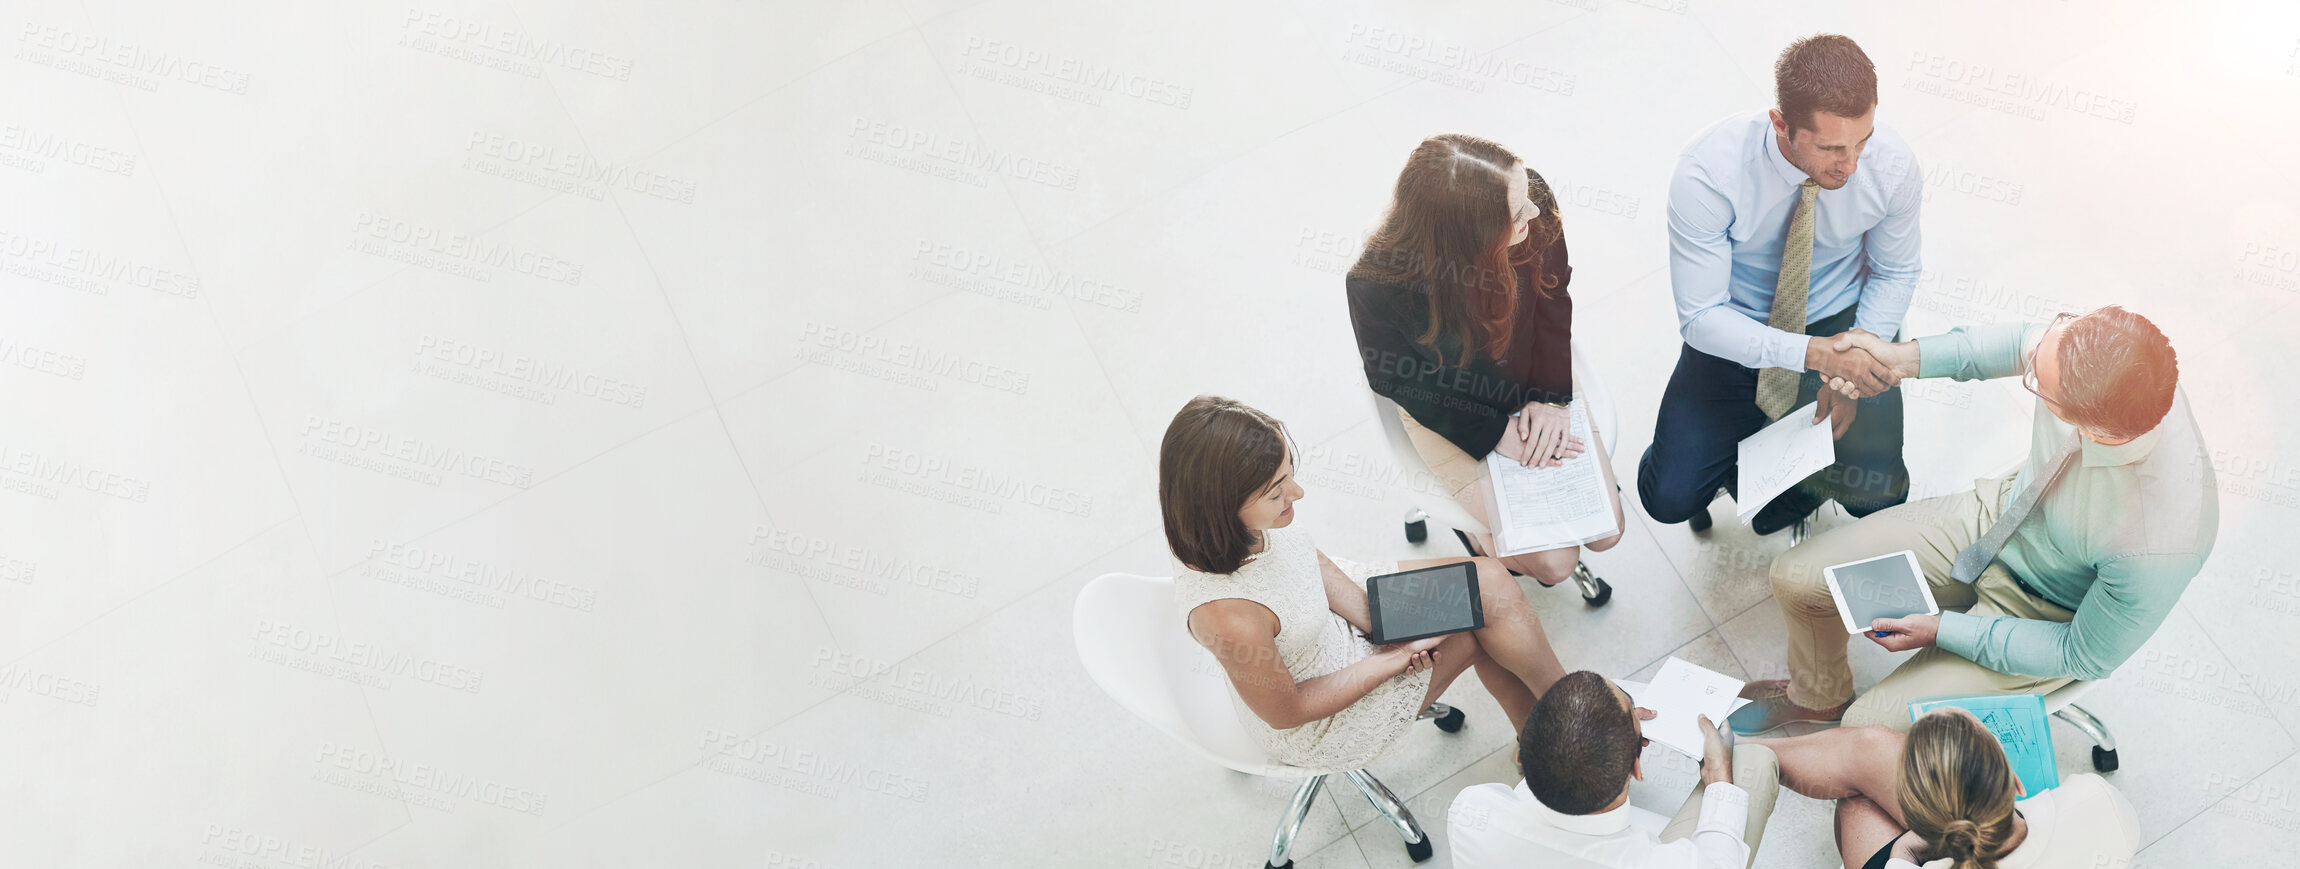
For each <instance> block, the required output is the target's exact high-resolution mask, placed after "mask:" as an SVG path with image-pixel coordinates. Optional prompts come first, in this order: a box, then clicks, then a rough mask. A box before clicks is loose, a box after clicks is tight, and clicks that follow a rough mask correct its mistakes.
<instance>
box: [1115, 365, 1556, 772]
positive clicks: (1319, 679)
mask: <svg viewBox="0 0 2300 869" xmlns="http://www.w3.org/2000/svg"><path fill="white" fill-rule="evenodd" d="M1293 452H1294V451H1293V444H1292V440H1291V438H1289V437H1288V436H1287V434H1286V430H1285V427H1284V426H1283V425H1280V424H1279V423H1278V421H1277V420H1275V419H1271V418H1270V416H1269V415H1268V414H1265V413H1263V412H1261V411H1259V410H1255V409H1253V408H1251V407H1247V406H1246V405H1244V404H1240V403H1238V402H1236V401H1232V400H1230V399H1227V398H1220V397H1216V396H1211V395H1201V396H1198V397H1197V398H1195V399H1192V400H1191V401H1190V403H1189V404H1187V405H1184V406H1183V407H1182V410H1181V412H1179V413H1176V414H1174V420H1173V422H1172V423H1170V424H1168V425H1167V427H1166V436H1165V439H1164V440H1163V441H1162V442H1161V443H1160V444H1159V448H1158V508H1159V513H1160V514H1161V516H1162V518H1163V519H1164V522H1165V526H1166V545H1167V547H1168V549H1170V550H1171V551H1172V552H1173V554H1174V560H1175V561H1176V562H1177V565H1178V566H1177V570H1176V572H1175V578H1174V602H1175V606H1176V607H1177V608H1179V609H1180V611H1181V613H1182V618H1183V620H1184V623H1185V624H1186V625H1187V626H1188V627H1189V630H1190V636H1191V637H1192V638H1194V639H1196V640H1197V641H1198V642H1199V643H1200V644H1201V645H1204V646H1205V647H1206V648H1207V650H1208V651H1211V652H1213V653H1214V659H1215V660H1216V661H1217V662H1219V663H1220V664H1221V666H1222V669H1223V672H1224V674H1225V675H1227V676H1228V677H1229V680H1230V685H1231V687H1232V688H1234V689H1235V691H1236V701H1237V712H1238V719H1239V721H1240V722H1241V723H1243V724H1245V725H1246V730H1247V732H1248V733H1250V734H1252V735H1253V737H1254V739H1255V741H1256V742H1257V743H1259V744H1260V745H1261V746H1262V748H1263V749H1264V750H1266V751H1268V752H1269V753H1270V755H1271V756H1272V757H1275V758H1277V759H1278V761H1279V762H1281V763H1287V764H1292V765H1294V766H1299V767H1305V768H1309V769H1316V770H1322V771H1328V772H1332V771H1342V770H1351V769H1357V768H1360V767H1363V766H1365V765H1366V764H1367V763H1368V762H1370V761H1371V760H1373V759H1374V758H1376V757H1379V756H1380V755H1381V753H1382V752H1383V751H1385V750H1387V749H1388V748H1389V746H1390V745H1391V744H1392V743H1394V742H1396V741H1397V739H1398V737H1399V736H1402V735H1404V733H1405V731H1406V728H1408V727H1410V726H1412V724H1413V722H1414V719H1415V718H1416V717H1417V716H1418V715H1419V714H1420V713H1421V710H1422V708H1423V707H1425V706H1428V705H1429V704H1430V703H1431V702H1433V701H1435V700H1436V699H1437V697H1438V695H1439V694H1441V693H1444V692H1445V690H1446V687H1447V686H1448V685H1450V684H1451V683H1452V682H1453V680H1454V678H1455V677H1457V676H1460V675H1461V674H1462V671H1464V670H1467V669H1470V668H1473V667H1474V668H1476V670H1477V675H1478V680H1479V681H1480V682H1483V683H1484V684H1485V687H1486V690H1487V691H1490V692H1492V693H1493V697H1494V700H1495V701H1496V702H1498V703H1500V705H1501V708H1502V711H1503V713H1504V714H1506V715H1507V716H1508V717H1509V720H1510V726H1511V727H1512V728H1513V729H1514V728H1522V727H1523V726H1524V725H1525V718H1526V716H1527V715H1529V714H1531V712H1532V710H1533V703H1534V700H1535V699H1537V698H1538V697H1539V695H1540V694H1541V692H1543V691H1546V690H1549V686H1550V685H1551V684H1552V683H1554V682H1556V681H1557V680H1558V678H1559V677H1562V676H1564V675H1565V668H1564V666H1563V665H1561V664H1559V663H1558V660H1557V653H1556V652H1555V651H1553V650H1551V649H1550V646H1549V638H1548V636H1547V635H1545V634H1544V633H1543V632H1542V629H1541V620H1540V618H1539V617H1537V616H1535V615H1534V612H1533V605H1532V604H1530V603H1528V602H1526V599H1525V592H1524V590H1523V589H1520V588H1519V587H1518V585H1517V583H1515V582H1513V581H1511V580H1510V578H1509V574H1508V572H1507V571H1505V570H1503V569H1502V566H1501V563H1500V562H1497V561H1494V560H1493V559H1490V558H1477V559H1463V558H1438V559H1426V560H1416V561H1404V562H1397V561H1365V562H1360V561H1354V560H1351V559H1348V558H1344V557H1342V556H1339V555H1334V556H1329V555H1327V554H1326V553H1324V552H1321V551H1319V550H1318V547H1317V544H1316V543H1314V542H1312V541H1311V539H1310V535H1309V533H1308V532H1306V531H1300V530H1297V529H1294V528H1292V527H1289V526H1291V525H1293V522H1294V503H1295V502H1296V501H1299V500H1301V498H1302V496H1303V494H1304V493H1303V491H1302V487H1301V485H1300V484H1299V483H1298V482H1297V481H1296V480H1295V478H1294V456H1293ZM1461 561H1470V562H1472V563H1474V564H1475V565H1476V568H1477V572H1478V592H1479V595H1480V599H1481V601H1482V605H1483V606H1484V608H1485V620H1486V623H1485V627H1482V628H1479V629H1477V630H1474V631H1465V632H1462V633H1457V634H1446V635H1443V636H1437V637H1430V638H1427V639H1422V640H1414V641H1411V642H1404V643H1395V644H1392V645H1388V646H1382V647H1376V646H1374V645H1373V644H1372V643H1371V642H1370V641H1368V640H1367V639H1366V637H1365V634H1366V633H1367V632H1368V631H1370V630H1372V613H1371V611H1370V610H1369V609H1368V606H1367V602H1366V588H1365V584H1366V580H1367V579H1368V578H1371V577H1374V576H1379V575H1381V574H1385V573H1396V572H1398V571H1399V570H1412V569H1415V568H1421V567H1435V566H1438V565H1442V564H1452V563H1456V562H1461Z"/></svg>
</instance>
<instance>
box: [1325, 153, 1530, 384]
mask: <svg viewBox="0 0 2300 869" xmlns="http://www.w3.org/2000/svg"><path fill="white" fill-rule="evenodd" d="M1523 165H1524V163H1523V161H1521V160H1519V159H1518V158H1517V155H1516V154H1512V153H1510V152H1509V149H1507V148H1504V147H1502V146H1501V145H1500V144H1498V143H1495V142H1493V141H1490V140H1487V139H1480V138H1478V137H1476V136H1469V135H1463V134H1461V133H1445V134H1442V135H1436V136H1431V137H1429V138H1427V139H1424V140H1422V143H1421V145H1420V146H1419V147H1416V148H1414V153H1413V156H1411V157H1408V158H1406V168H1405V169H1404V170H1403V171H1401V172H1399V173H1398V186H1397V192H1396V194H1395V197H1394V198H1393V199H1392V201H1391V203H1390V210H1389V213H1388V214H1387V215H1385V216H1383V218H1382V225H1381V227H1380V228H1379V229H1376V230H1374V233H1373V235H1371V236H1369V237H1367V239H1366V249H1365V252H1364V253H1362V254H1360V255H1359V256H1358V261H1357V264H1356V265H1353V266H1351V267H1350V274H1351V275H1352V276H1353V277H1361V278H1365V279H1367V280H1372V281H1377V282H1380V283H1396V284H1404V285H1405V286H1406V287H1408V288H1409V290H1410V291H1412V292H1415V293H1419V294H1421V295H1422V296H1423V297H1424V301H1425V302H1426V304H1427V305H1428V308H1429V327H1428V328H1427V329H1426V330H1424V331H1423V333H1422V334H1421V335H1420V336H1419V337H1417V338H1415V339H1414V340H1415V342H1416V343H1419V344H1421V345H1422V346H1424V347H1428V348H1430V349H1432V350H1434V351H1437V352H1438V353H1439V354H1440V356H1441V358H1440V361H1441V362H1442V361H1445V360H1444V359H1443V358H1442V356H1443V354H1444V352H1445V351H1444V350H1443V349H1442V348H1441V347H1440V345H1439V342H1438V338H1439V337H1440V336H1445V335H1450V336H1453V337H1455V338H1457V339H1459V340H1460V341H1461V346H1462V348H1463V351H1464V352H1465V353H1466V354H1481V355H1484V356H1485V357H1486V358H1487V359H1500V358H1501V356H1502V354H1504V353H1506V352H1508V350H1509V341H1510V335H1511V332H1512V329H1511V326H1512V324H1513V323H1514V321H1515V320H1516V317H1517V300H1518V295H1517V293H1518V286H1517V267H1519V266H1530V274H1531V275H1532V276H1533V284H1534V286H1533V289H1534V291H1535V292H1538V293H1540V294H1541V295H1542V297H1543V298H1549V297H1550V291H1551V290H1553V289H1556V287H1557V276H1556V275H1553V274H1550V273H1549V270H1548V263H1547V262H1546V260H1547V258H1548V253H1549V248H1550V246H1551V245H1554V244H1556V243H1557V240H1558V239H1559V238H1560V237H1562V236H1563V235H1564V234H1565V223H1564V220H1563V218H1561V217H1559V216H1558V213H1557V197H1556V195H1555V194H1554V193H1552V192H1551V191H1550V189H1549V185H1548V184H1547V183H1546V182H1532V183H1531V185H1530V186H1529V187H1528V188H1527V191H1526V192H1527V198H1529V199H1532V200H1533V201H1534V203H1535V204H1537V205H1540V206H1541V216H1540V217H1536V218H1534V219H1533V226H1532V231H1531V232H1530V233H1529V234H1528V235H1527V236H1526V239H1525V241H1524V242H1521V243H1519V244H1518V245H1517V246H1515V247H1512V246H1510V243H1509V237H1510V236H1511V235H1512V234H1514V233H1515V231H1516V228H1517V227H1516V225H1515V224H1513V223H1511V222H1510V216H1511V214H1513V213H1514V212H1515V210H1516V207H1517V203H1516V202H1514V201H1512V200H1511V199H1510V195H1509V186H1510V177H1509V175H1510V173H1511V172H1521V171H1524V170H1523V169H1522V168H1521V167H1522V166H1523ZM1529 181H1530V179H1529ZM1467 361H1468V360H1467V359H1463V360H1458V361H1456V362H1454V363H1452V364H1466V362H1467Z"/></svg>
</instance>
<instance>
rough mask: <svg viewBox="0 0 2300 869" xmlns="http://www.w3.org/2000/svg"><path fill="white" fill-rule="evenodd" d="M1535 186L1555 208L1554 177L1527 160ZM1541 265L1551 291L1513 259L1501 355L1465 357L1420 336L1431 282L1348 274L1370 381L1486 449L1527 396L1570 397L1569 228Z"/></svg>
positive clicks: (1453, 436) (1473, 447) (1451, 437)
mask: <svg viewBox="0 0 2300 869" xmlns="http://www.w3.org/2000/svg"><path fill="white" fill-rule="evenodd" d="M1526 175H1527V176H1528V177H1530V178H1531V179H1532V180H1533V187H1532V191H1531V192H1532V194H1533V199H1534V201H1535V202H1537V203H1539V204H1540V205H1541V207H1542V209H1543V210H1544V211H1554V210H1555V209H1556V207H1557V205H1556V200H1555V198H1554V197H1552V196H1551V195H1550V193H1549V185H1547V184H1545V183H1543V182H1542V180H1541V176H1539V175H1535V174H1534V173H1533V171H1532V170H1530V169H1528V170H1526ZM1545 260H1546V262H1545V265H1546V267H1547V268H1548V270H1549V272H1550V273H1551V274H1554V275H1556V276H1557V287H1556V288H1555V289H1553V290H1551V291H1550V292H1551V293H1553V294H1554V296H1553V297H1552V298H1542V296H1541V293H1540V292H1539V291H1537V290H1535V289H1534V287H1533V275H1532V267H1531V266H1519V267H1518V268H1517V287H1518V301H1517V320H1516V323H1515V328H1514V329H1513V330H1512V331H1511V334H1510V342H1509V349H1508V350H1507V351H1505V352H1504V353H1503V354H1502V357H1501V358H1500V359H1498V360H1493V359H1487V358H1485V357H1484V355H1483V354H1476V355H1472V356H1469V357H1468V358H1466V359H1465V354H1464V353H1463V352H1462V342H1461V340H1460V339H1459V338H1457V337H1455V336H1451V335H1440V336H1438V346H1439V347H1440V348H1442V349H1443V350H1444V351H1445V355H1444V358H1445V359H1446V361H1447V362H1448V363H1450V364H1445V365H1441V364H1439V362H1438V358H1439V356H1438V353H1437V352H1436V351H1434V350H1432V349H1431V348H1429V347H1426V346H1423V345H1421V344H1418V343H1415V341H1414V339H1415V338H1418V337H1420V336H1421V334H1422V332H1423V331H1424V330H1425V329H1427V328H1428V327H1429V298H1428V296H1427V292H1428V288H1426V287H1409V286H1406V285H1405V284H1402V283H1383V282H1376V281H1372V280H1368V279H1365V278H1360V277H1356V276H1351V277H1350V278H1348V280H1347V281H1346V285H1347V287H1348V290H1349V299H1350V325H1351V326H1352V327H1353V328H1354V329H1355V330H1356V331H1357V334H1358V355H1359V357H1360V358H1361V359H1362V360H1363V361H1364V363H1365V367H1366V383H1367V384H1369V385H1371V386H1372V387H1373V389H1374V391H1375V392H1378V393H1381V394H1382V395H1384V396H1386V397H1388V398H1389V399H1390V400H1391V401H1395V402H1397V403H1398V406H1399V407H1402V408H1405V411H1406V412H1407V413H1409V414H1412V415H1413V418H1414V421H1415V422H1419V423H1421V424H1422V425H1423V426H1424V427H1426V428H1428V429H1429V430H1431V431H1434V432H1437V433H1438V434H1441V435H1444V436H1445V439H1446V440H1448V441H1451V442H1453V445H1454V446H1457V447H1460V448H1461V451H1462V452H1465V453H1468V454H1470V455H1471V456H1472V457H1475V458H1479V459H1483V458H1485V454H1486V453H1490V452H1493V446H1494V444H1497V443H1500V442H1501V435H1502V432H1503V431H1504V430H1505V429H1506V428H1508V426H1509V415H1510V414H1512V413H1516V412H1517V411H1518V409H1519V408H1522V407H1524V406H1525V405H1526V403H1527V402H1530V401H1546V402H1566V401H1571V400H1572V399H1573V345H1572V343H1571V340H1572V336H1573V298H1572V297H1571V296H1569V295H1567V294H1566V287H1567V285H1568V284H1570V283H1571V282H1572V279H1573V267H1572V265H1571V264H1569V263H1568V262H1567V260H1566V251H1565V236H1564V235H1563V234H1562V233H1560V234H1559V236H1558V239H1557V241H1556V243H1554V244H1552V245H1550V248H1549V251H1548V255H1547V257H1545Z"/></svg>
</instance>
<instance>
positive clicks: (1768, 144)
mask: <svg viewBox="0 0 2300 869" xmlns="http://www.w3.org/2000/svg"><path fill="white" fill-rule="evenodd" d="M1763 121H1764V124H1763V126H1764V132H1763V133H1762V134H1761V135H1763V136H1764V137H1765V154H1766V156H1768V157H1771V158H1772V163H1773V169H1774V170H1775V171H1778V172H1780V173H1781V180H1783V181H1787V182H1789V186H1791V187H1795V186H1797V185H1799V184H1803V183H1805V179H1807V178H1810V177H1812V176H1810V175H1806V174H1805V170H1803V169H1799V168H1797V167H1796V165H1795V164H1793V163H1790V162H1789V158H1788V157H1787V156H1784V155H1783V154H1782V153H1781V136H1780V135H1779V134H1777V133H1774V132H1773V116H1772V115H1770V114H1767V115H1765V116H1764V118H1763Z"/></svg>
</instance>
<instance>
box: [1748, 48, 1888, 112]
mask: <svg viewBox="0 0 2300 869" xmlns="http://www.w3.org/2000/svg"><path fill="white" fill-rule="evenodd" d="M1773 99H1774V101H1775V103H1776V105H1777V107H1778V108H1779V109H1780V110H1781V119H1782V121H1783V122H1784V123H1786V124H1788V126H1789V130H1790V132H1792V133H1794V132H1796V131H1797V130H1800V129H1803V130H1811V129H1816V128H1815V127H1814V125H1813V113H1815V112H1828V113H1829V114H1832V115H1836V116H1838V117H1841V118H1858V117H1860V116H1862V115H1865V114H1868V113H1869V110H1870V109H1872V108H1876V106H1877V65H1876V64H1874V63H1870V62H1869V56H1868V55H1867V54H1865V53H1863V52H1862V51H1861V47H1860V46H1859V45H1856V44H1854V43H1853V40H1851V39H1849V38H1847V37H1843V36H1838V35H1837V34H1834V33H1816V34H1813V35H1812V36H1808V37H1805V38H1803V39H1800V40H1797V41H1796V42H1792V43H1789V47H1788V48H1784V49H1781V59H1779V60H1776V61H1774V62H1773Z"/></svg>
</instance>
